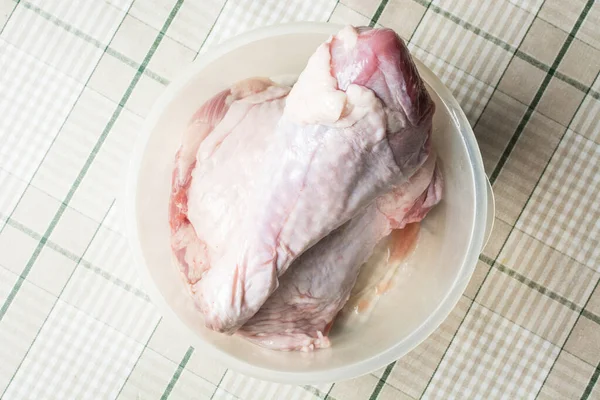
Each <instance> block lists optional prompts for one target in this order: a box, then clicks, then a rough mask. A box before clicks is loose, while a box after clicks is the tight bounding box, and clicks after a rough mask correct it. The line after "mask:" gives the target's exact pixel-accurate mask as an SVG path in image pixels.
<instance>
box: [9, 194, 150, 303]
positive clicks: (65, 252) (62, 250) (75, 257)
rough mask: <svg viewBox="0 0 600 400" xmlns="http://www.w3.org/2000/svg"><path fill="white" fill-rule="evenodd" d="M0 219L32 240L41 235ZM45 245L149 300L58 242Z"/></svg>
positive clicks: (146, 296)
mask: <svg viewBox="0 0 600 400" xmlns="http://www.w3.org/2000/svg"><path fill="white" fill-rule="evenodd" d="M113 201H114V200H113ZM0 220H4V221H5V222H6V225H8V226H10V227H13V228H15V229H17V230H19V231H20V232H22V233H24V234H26V235H27V236H29V237H30V238H32V239H34V240H37V241H39V240H40V239H41V238H42V235H40V234H39V233H37V232H35V231H33V230H32V229H29V228H28V227H26V226H25V225H23V224H22V223H20V222H18V221H15V220H14V219H10V218H8V219H7V218H5V217H3V216H2V215H0ZM46 247H48V248H50V249H52V250H54V251H56V252H57V253H59V254H61V255H62V256H64V257H65V258H68V259H69V260H71V261H74V262H79V263H80V265H81V266H82V267H84V268H85V269H88V270H90V271H91V272H94V273H95V274H97V275H100V276H101V277H102V278H104V279H106V280H107V281H109V282H111V283H112V284H114V285H115V286H118V287H120V288H122V289H124V290H126V291H128V292H130V293H132V294H133V295H135V296H137V297H139V298H141V299H143V300H145V301H147V302H150V298H149V297H148V295H147V294H146V293H144V292H143V291H142V290H140V289H138V288H135V287H133V286H131V285H130V284H129V283H127V282H125V281H123V280H121V279H119V278H117V277H116V276H114V275H112V274H110V273H108V272H107V271H105V270H103V269H102V268H99V267H97V266H95V265H93V264H92V263H91V262H89V261H87V260H83V259H82V260H81V261H79V259H80V258H81V257H80V256H78V255H77V254H75V253H73V252H71V251H69V250H67V249H65V248H64V247H62V246H60V245H59V244H57V243H55V242H53V241H52V240H47V241H46ZM21 277H22V278H25V277H23V276H21Z"/></svg>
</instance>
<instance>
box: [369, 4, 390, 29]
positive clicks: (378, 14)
mask: <svg viewBox="0 0 600 400" xmlns="http://www.w3.org/2000/svg"><path fill="white" fill-rule="evenodd" d="M387 3H388V0H381V3H379V6H378V7H377V10H375V14H373V18H371V22H369V26H370V27H374V26H375V24H376V23H377V21H379V17H381V14H382V13H383V10H384V9H385V6H387Z"/></svg>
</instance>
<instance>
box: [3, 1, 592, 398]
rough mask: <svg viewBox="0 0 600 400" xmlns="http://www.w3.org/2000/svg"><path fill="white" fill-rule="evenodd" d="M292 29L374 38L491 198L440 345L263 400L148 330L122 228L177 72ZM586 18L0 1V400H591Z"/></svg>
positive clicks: (571, 11)
mask: <svg viewBox="0 0 600 400" xmlns="http://www.w3.org/2000/svg"><path fill="white" fill-rule="evenodd" d="M293 20H311V21H326V20H330V21H335V22H342V23H351V24H354V25H369V24H370V25H372V26H373V25H374V26H380V25H381V26H387V27H391V28H393V29H395V30H396V31H397V32H398V33H399V34H400V35H401V36H402V37H404V38H405V39H406V40H407V41H408V42H409V47H410V49H411V51H412V52H413V54H414V55H415V56H416V57H418V58H419V59H421V60H422V61H423V62H425V64H427V65H428V66H429V67H430V68H431V69H432V70H433V71H434V72H435V73H436V74H437V75H438V76H439V77H440V78H441V79H442V80H443V81H444V83H445V84H446V85H447V86H448V87H449V88H450V89H451V90H452V92H453V93H454V95H455V96H456V98H457V99H458V100H459V102H460V103H461V105H462V107H463V108H464V110H465V113H466V114H467V116H468V118H469V120H470V122H471V124H472V125H473V126H474V130H475V133H476V136H477V139H478V141H479V145H480V147H481V151H482V154H483V158H484V162H485V167H486V172H487V173H488V176H489V177H490V180H491V182H492V183H493V187H494V191H495V193H496V202H497V217H496V220H495V229H494V232H493V234H492V237H491V240H490V242H489V244H488V245H487V247H486V248H485V250H484V252H483V254H482V255H481V257H480V261H479V262H478V264H477V269H476V271H475V274H474V276H473V278H472V280H471V282H470V284H469V287H468V289H467V290H466V292H465V293H464V295H463V296H462V298H461V299H460V301H459V303H458V305H457V306H456V308H455V309H454V310H453V311H452V313H451V315H450V316H449V317H448V319H447V320H446V321H445V322H444V323H443V324H442V325H441V326H440V328H439V329H438V330H437V331H436V332H435V333H434V334H433V335H432V336H431V337H429V338H428V339H427V340H426V341H425V342H424V343H422V344H421V345H420V346H419V347H418V348H416V349H415V350H414V351H412V352H411V353H410V354H408V355H407V356H406V357H404V358H402V359H401V360H399V361H397V362H395V363H392V364H390V365H388V366H387V367H385V368H383V369H381V370H380V371H377V372H375V373H373V374H369V375H365V376H363V377H360V378H358V379H354V380H351V381H346V382H338V383H334V384H328V385H318V386H304V387H298V386H286V385H276V384H270V383H267V382H262V381H258V380H255V379H251V378H247V377H244V376H242V375H240V374H238V373H235V372H233V371H230V370H227V369H226V368H224V367H223V366H221V365H219V364H217V363H215V362H214V361H212V360H209V359H208V358H207V357H206V356H205V355H203V354H200V353H199V352H197V351H195V350H194V348H193V347H191V346H190V345H189V344H188V343H183V342H182V341H181V340H178V339H177V337H176V336H175V335H174V334H173V333H172V332H171V331H170V330H169V327H168V326H165V324H163V323H161V317H160V315H159V313H158V312H157V310H156V309H155V308H154V306H153V305H152V304H151V302H150V301H149V298H148V297H147V295H146V294H145V293H144V289H143V287H142V286H141V285H140V282H139V280H138V278H137V277H136V273H135V270H134V267H133V265H132V257H131V254H130V251H129V249H128V243H127V240H126V237H125V231H124V227H123V218H122V215H121V211H120V210H121V209H122V205H123V195H122V194H123V190H124V175H125V169H126V167H127V162H128V159H129V157H130V154H131V150H132V146H133V145H134V142H135V140H136V135H137V134H138V132H139V131H140V125H141V123H142V121H143V119H144V117H145V116H146V115H147V113H148V110H149V108H150V106H151V105H152V103H153V101H154V100H155V99H156V98H157V96H159V95H160V94H161V92H162V91H163V90H164V88H165V86H166V85H167V84H168V83H169V81H170V80H172V79H173V78H174V77H175V76H177V74H178V72H179V71H180V70H181V69H182V68H183V67H184V66H185V65H186V64H188V63H191V62H192V61H193V60H194V59H195V58H197V57H202V54H203V52H204V51H205V50H206V49H207V48H209V47H210V46H216V45H218V43H219V42H221V41H223V40H224V39H226V38H228V37H231V36H232V35H235V34H237V33H241V32H243V31H246V30H249V29H252V28H255V27H258V26H265V25H270V24H275V23H279V22H287V21H293ZM599 71H600V2H596V3H595V2H594V0H587V1H585V0H569V1H566V0H486V1H478V2H474V1H469V0H436V1H432V2H429V1H428V0H383V1H381V0H345V1H335V0H259V1H256V0H252V1H251V0H135V1H132V0H106V1H105V0H27V1H13V0H0V115H1V116H2V117H1V119H0V188H1V189H0V304H1V308H0V343H1V344H0V360H1V362H0V393H1V394H2V395H1V397H2V398H4V399H10V400H12V399H46V398H48V399H84V398H85V399H115V398H118V399H159V398H160V399H166V398H171V399H209V398H214V399H234V398H239V399H259V400H262V399H316V398H320V399H325V398H329V399H381V400H384V399H385V400H389V399H420V398H427V399H438V398H439V399H451V398H459V399H476V398H482V399H496V398H506V399H520V398H531V399H533V398H538V399H580V398H581V399H592V398H594V399H600V384H596V381H597V380H598V376H599V375H600V364H599V362H600V288H598V281H599V279H600V222H599V220H600V200H599V193H600V167H599V166H600V125H599V119H600V79H599V78H598V72H599Z"/></svg>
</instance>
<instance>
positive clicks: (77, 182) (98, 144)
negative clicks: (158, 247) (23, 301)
mask: <svg viewBox="0 0 600 400" xmlns="http://www.w3.org/2000/svg"><path fill="white" fill-rule="evenodd" d="M182 3H183V0H178V1H177V3H176V4H175V6H174V7H173V9H172V10H171V13H170V14H169V16H168V18H167V20H166V21H165V23H164V25H163V27H162V29H161V30H160V32H159V33H158V35H157V37H156V39H155V40H154V42H153V43H152V46H151V47H150V50H148V53H147V54H146V57H144V61H143V62H142V64H141V65H140V68H138V70H137V72H136V74H135V76H134V77H133V79H132V81H131V83H130V84H129V87H128V88H127V90H126V91H125V93H124V94H123V97H122V98H121V101H119V105H118V106H117V108H116V109H115V111H114V112H113V114H112V116H111V118H110V120H109V121H108V124H106V127H105V128H104V130H103V131H102V134H101V135H100V137H99V138H98V140H97V142H96V144H95V145H94V148H93V149H92V151H91V153H90V155H89V156H88V158H87V160H86V161H85V164H84V165H83V167H82V169H81V171H79V174H78V175H77V178H76V179H75V182H73V184H72V186H71V188H70V189H69V192H68V193H67V196H66V197H65V199H64V200H63V201H62V202H61V204H60V206H59V208H58V210H57V211H56V214H55V215H54V217H53V218H52V221H51V222H50V225H49V226H48V228H47V229H46V232H44V235H43V237H42V238H41V239H40V241H39V243H38V245H37V246H36V248H35V250H34V252H33V254H32V255H31V257H30V258H29V261H28V262H27V265H26V266H25V269H24V270H23V272H22V274H21V276H20V277H19V279H17V282H16V283H15V285H14V286H13V288H12V290H11V291H10V293H9V295H8V297H7V299H6V301H5V302H4V304H3V305H2V308H0V321H2V319H3V318H4V315H6V311H7V310H8V308H9V307H10V305H11V304H12V302H13V300H14V298H15V296H16V295H17V293H18V292H19V289H20V288H21V286H22V285H23V281H24V279H25V278H26V277H27V275H29V272H30V271H31V268H32V267H33V264H34V263H35V261H36V260H37V258H38V256H39V255H40V252H41V251H42V249H43V248H44V246H45V245H46V242H47V240H48V238H49V237H50V235H51V234H52V232H53V231H54V228H56V225H57V224H58V221H59V220H60V218H61V217H62V215H63V213H64V212H65V209H66V208H67V205H68V204H69V202H70V201H71V199H72V198H73V195H74V194H75V191H76V190H77V188H79V185H80V184H81V182H82V181H83V178H85V175H86V174H87V172H88V170H89V168H90V166H91V165H92V163H93V162H94V159H95V158H96V155H97V154H98V152H99V151H100V149H101V148H102V145H103V144H104V141H105V140H106V138H107V137H108V134H109V132H110V131H111V129H112V127H113V125H114V124H115V122H116V120H117V118H118V117H119V115H120V114H121V112H122V110H123V106H124V104H125V103H126V102H127V100H129V97H130V96H131V93H132V92H133V89H134V88H135V86H136V85H137V83H138V82H139V80H140V78H141V76H142V74H143V73H144V70H145V69H146V66H147V65H148V63H149V62H150V59H152V56H153V55H154V53H155V52H156V49H157V48H158V45H159V44H160V42H161V41H162V39H163V37H164V35H165V32H166V31H167V29H168V28H169V26H170V25H171V22H172V21H173V19H174V18H175V15H177V12H178V11H179V8H180V7H181V4H182Z"/></svg>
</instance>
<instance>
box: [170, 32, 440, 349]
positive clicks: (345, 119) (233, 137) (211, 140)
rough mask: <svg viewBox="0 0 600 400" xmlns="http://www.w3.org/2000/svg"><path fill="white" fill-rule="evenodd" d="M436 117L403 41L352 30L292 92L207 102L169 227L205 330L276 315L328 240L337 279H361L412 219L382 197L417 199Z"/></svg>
mask: <svg viewBox="0 0 600 400" xmlns="http://www.w3.org/2000/svg"><path fill="white" fill-rule="evenodd" d="M433 112H434V104H433V102H432V101H431V98H430V97H429V95H428V94H427V91H426V89H425V86H424V84H423V82H422V81H421V79H420V77H419V75H418V73H417V71H416V67H415V66H414V64H413V63H412V60H411V58H410V55H409V53H408V50H407V48H406V46H405V45H404V43H403V42H402V41H401V39H399V37H398V36H397V35H396V34H395V33H394V32H393V31H391V30H388V29H369V28H358V29H356V28H352V27H347V28H345V29H344V30H342V31H341V32H340V33H338V34H337V35H335V36H333V37H332V38H330V39H329V40H328V41H327V42H326V43H324V44H323V45H321V46H320V47H319V48H318V49H317V50H316V52H315V54H314V55H313V56H312V57H311V59H310V60H309V62H308V65H307V67H306V69H305V70H304V71H303V73H302V74H301V75H300V77H299V78H298V81H297V83H296V84H295V85H294V87H293V89H292V90H291V91H290V90H289V88H287V87H284V86H279V85H277V84H274V83H273V82H271V81H269V80H267V79H251V80H248V81H246V82H243V83H240V84H238V85H236V86H234V87H233V88H231V89H229V90H226V91H224V92H221V93H220V94H218V95H217V96H215V97H214V98H213V99H211V100H210V101H209V102H208V103H207V105H205V106H203V108H202V109H201V110H199V112H198V113H197V114H196V115H195V117H194V118H193V119H192V124H191V125H190V128H189V129H188V131H187V132H186V135H185V137H184V142H183V145H182V148H181V149H180V151H179V152H178V155H177V158H176V169H175V171H174V174H173V191H172V196H171V209H170V219H171V230H172V241H171V245H172V248H173V251H174V254H175V256H176V258H177V260H178V263H179V264H180V267H181V269H182V272H183V275H184V277H185V280H186V282H187V284H188V287H189V288H190V291H191V293H192V295H193V296H194V300H195V301H196V304H197V305H198V307H199V308H200V310H201V311H202V313H203V314H204V320H205V323H206V325H207V326H208V327H209V328H212V329H214V330H217V331H222V332H227V333H233V332H235V331H236V330H237V329H239V328H240V327H241V326H242V325H243V324H244V323H245V322H246V321H248V319H250V318H251V317H252V316H254V315H255V314H256V313H257V311H258V310H259V309H261V306H263V305H264V306H263V307H267V308H268V307H269V304H271V303H270V301H269V302H268V303H267V304H265V302H266V301H267V299H268V298H269V296H271V294H273V292H274V291H275V290H276V289H277V287H278V285H279V277H280V276H282V275H283V274H284V273H285V272H286V270H288V268H289V267H290V265H292V263H293V264H294V265H299V264H300V263H301V265H313V267H311V268H314V266H315V265H317V264H319V263H320V261H319V254H318V253H317V252H318V249H319V248H320V249H323V253H324V254H323V255H322V256H320V257H323V260H326V259H327V257H328V254H331V253H329V252H327V251H325V250H324V249H325V245H327V243H329V245H331V244H332V243H333V244H336V243H337V244H336V245H337V246H338V249H340V250H339V251H340V252H342V258H344V259H347V261H345V262H344V263H343V265H344V266H346V267H347V268H348V273H347V274H340V276H339V277H338V278H337V279H338V281H337V282H338V283H340V282H341V283H340V284H344V285H346V286H347V285H349V284H348V282H349V281H352V279H353V278H352V276H354V278H355V275H356V274H355V273H354V270H356V269H357V268H358V267H359V266H360V263H361V261H360V260H363V261H364V258H365V257H368V253H369V252H370V251H371V250H372V246H371V242H373V240H375V239H374V238H376V237H379V238H381V235H383V233H382V232H387V231H389V229H391V227H393V224H391V223H390V218H398V220H396V222H397V223H399V224H401V223H404V222H406V220H407V217H406V215H405V214H406V213H404V214H402V215H400V214H398V216H395V214H394V212H395V211H394V210H393V204H395V203H394V201H385V200H384V199H386V198H388V199H390V198H394V199H395V200H398V199H397V198H395V197H394V193H396V192H395V191H397V190H403V191H407V190H406V188H407V185H408V186H410V185H411V184H410V183H408V182H409V179H411V182H412V180H413V179H414V177H413V175H415V172H416V171H417V170H419V168H421V167H422V166H423V164H424V163H425V162H426V160H427V159H428V156H429V147H430V146H429V136H430V132H431V122H432V115H433ZM422 171H425V168H421V170H420V171H419V172H418V174H423V173H424V172H422ZM418 174H417V175H415V176H419V175H418ZM430 176H431V175H430ZM411 177H413V178H411ZM419 181H420V180H419ZM423 182H424V181H423ZM427 184H429V182H427ZM432 185H433V186H432V187H434V188H435V187H436V186H435V185H434V184H433V183H432ZM427 187H428V186H427V185H425V186H423V187H422V188H421V191H420V192H419V193H421V194H422V196H420V197H419V196H417V197H419V198H421V201H422V202H425V204H429V202H431V201H432V200H431V199H432V198H433V197H432V196H429V197H428V195H427V194H426V193H429V192H430V190H429V189H428V190H426V191H425V192H424V190H425V189H423V188H427ZM400 188H404V189H400ZM415 190H416V189H415ZM437 190H438V189H435V190H434V191H433V192H432V193H437ZM410 191H411V193H412V190H410ZM390 192H391V193H390ZM388 193H389V194H388ZM390 196H392V197H390ZM423 196H424V197H423ZM396 197H397V196H396ZM434 197H435V196H434ZM402 201H408V200H406V199H404V200H402ZM402 201H400V203H402ZM418 202H419V200H418V199H417V200H416V203H418ZM416 203H415V204H416ZM390 204H391V205H392V206H390ZM398 204H399V203H398ZM402 204H406V203H402ZM386 206H390V207H392V209H390V210H388V211H386V210H385V209H384V208H382V207H386ZM420 207H421V208H420V209H421V210H423V213H425V212H426V210H427V209H428V208H427V207H426V206H425V205H423V204H421V206H420ZM403 212H404V211H403ZM384 219H385V221H384ZM348 221H349V222H348ZM386 221H387V222H386ZM402 221H404V222H402ZM367 226H368V227H371V228H372V229H373V233H374V234H376V235H375V236H373V237H370V238H368V242H369V243H365V245H364V246H363V247H364V249H356V248H354V247H355V246H350V245H348V244H347V243H352V241H350V242H345V240H343V238H344V237H346V238H353V239H356V241H355V242H354V243H356V242H358V240H359V237H358V236H360V235H357V234H356V233H355V234H353V233H352V232H358V230H357V229H359V228H361V227H362V229H364V227H367ZM332 232H333V233H332ZM327 235H329V236H327ZM346 235H349V236H346ZM353 235H354V236H353ZM326 236H327V237H326ZM325 237H326V238H325ZM323 238H325V239H323ZM336 238H337V239H336ZM322 239H323V244H320V243H319V244H318V245H316V246H315V244H317V242H319V241H320V240H322ZM362 239H365V238H364V237H362ZM362 239H361V240H362ZM345 243H346V244H345ZM313 246H314V248H313V249H314V250H313V249H311V250H309V251H308V252H306V251H307V250H308V249H310V248H311V247H313ZM369 248H370V249H371V250H369ZM365 249H366V250H365ZM305 252H306V253H305ZM303 253H304V255H303ZM299 257H300V259H299V260H298V261H297V262H294V261H295V260H297V259H298V258H299ZM304 260H308V261H304ZM311 260H312V261H311ZM330 267H333V264H332V265H331V266H330ZM295 269H296V268H295V267H293V270H291V271H290V272H291V273H288V274H289V276H290V278H289V279H288V278H287V276H288V274H286V275H283V281H282V282H283V283H286V282H287V281H288V280H290V281H291V280H293V276H297V274H296V273H295V272H294V271H295ZM304 269H306V267H304V268H302V270H304ZM326 270H327V269H326V268H325V269H324V271H326ZM299 271H300V270H299ZM292 273H293V274H292ZM298 273H300V272H298ZM342 275H344V276H342ZM314 279H315V283H316V284H318V282H317V281H318V280H319V279H321V280H327V279H328V278H327V275H326V274H324V275H321V276H320V277H319V276H317V277H314ZM322 283H325V282H322ZM288 285H289V284H288ZM291 286H293V285H291ZM346 286H344V288H341V289H340V290H341V291H343V290H345V287H346ZM319 287H321V288H326V287H328V288H329V290H331V288H332V286H327V285H325V284H323V285H321V286H319ZM351 287H352V286H351V285H350V288H351ZM282 288H283V286H282ZM342 289H343V290H342ZM278 292H281V291H278ZM278 292H276V294H275V295H274V296H275V297H274V299H276V298H277V296H281V295H277V293H278ZM282 293H283V292H282ZM343 298H344V295H343V294H342V295H341V296H340V298H339V299H338V300H337V302H338V303H341V305H343V301H344V300H343ZM340 299H342V300H340ZM338 306H339V304H338V305H336V306H335V307H333V308H332V309H335V308H337V307H338ZM333 316H335V313H334V312H331V311H330V312H329V314H327V315H323V318H322V319H323V320H328V321H329V322H331V319H332V318H333ZM259 317H260V315H257V318H259ZM311 326H312V325H311ZM319 326H321V325H319ZM250 329H251V324H249V325H248V326H247V327H246V329H245V331H244V332H246V334H247V332H249V330H250ZM322 331H325V328H323V329H322V330H321V333H322ZM256 333H259V332H256ZM310 334H312V333H310ZM315 334H316V333H315ZM288 347H293V348H296V347H298V346H288Z"/></svg>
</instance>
